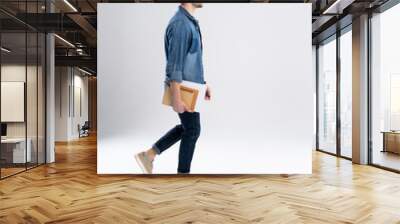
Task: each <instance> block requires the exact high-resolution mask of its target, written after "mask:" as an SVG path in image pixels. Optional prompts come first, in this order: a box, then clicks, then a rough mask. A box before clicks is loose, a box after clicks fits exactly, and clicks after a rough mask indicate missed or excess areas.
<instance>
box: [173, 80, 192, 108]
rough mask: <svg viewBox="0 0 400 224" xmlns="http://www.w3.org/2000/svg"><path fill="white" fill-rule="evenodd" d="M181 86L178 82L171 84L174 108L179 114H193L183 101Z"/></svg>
mask: <svg viewBox="0 0 400 224" xmlns="http://www.w3.org/2000/svg"><path fill="white" fill-rule="evenodd" d="M180 89H181V85H180V83H178V82H175V81H172V82H171V91H172V108H173V109H174V111H175V112H177V113H183V112H185V111H188V112H193V111H191V110H189V108H188V107H187V106H186V105H185V103H184V102H183V101H182V99H181V92H180Z"/></svg>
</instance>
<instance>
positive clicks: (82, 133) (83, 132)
mask: <svg viewBox="0 0 400 224" xmlns="http://www.w3.org/2000/svg"><path fill="white" fill-rule="evenodd" d="M89 129H90V125H89V121H85V123H84V124H83V125H82V127H81V126H80V125H79V124H78V130H79V138H81V137H87V136H89Z"/></svg>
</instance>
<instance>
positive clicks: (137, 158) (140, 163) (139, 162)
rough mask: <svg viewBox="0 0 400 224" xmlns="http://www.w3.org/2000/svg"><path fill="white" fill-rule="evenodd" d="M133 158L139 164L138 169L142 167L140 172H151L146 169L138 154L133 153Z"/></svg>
mask: <svg viewBox="0 0 400 224" xmlns="http://www.w3.org/2000/svg"><path fill="white" fill-rule="evenodd" d="M135 159H136V162H137V163H138V164H139V167H140V169H142V172H143V173H144V174H151V173H150V172H149V171H148V170H147V169H146V167H145V165H144V164H143V163H142V160H141V159H140V156H139V155H138V154H137V155H135Z"/></svg>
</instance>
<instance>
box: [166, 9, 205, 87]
mask: <svg viewBox="0 0 400 224" xmlns="http://www.w3.org/2000/svg"><path fill="white" fill-rule="evenodd" d="M164 44H165V55H166V57H167V66H166V69H165V70H166V80H165V82H166V83H167V84H169V82H170V81H176V82H182V80H186V81H192V82H196V83H200V84H204V83H205V81H204V74H203V73H204V71H203V59H202V57H203V44H202V39H201V32H200V27H199V23H198V21H197V20H196V19H195V18H194V17H193V16H192V15H190V13H189V12H188V11H186V9H184V8H183V7H182V6H179V9H178V11H177V12H176V14H175V15H174V16H173V17H172V18H171V20H170V21H169V24H168V27H167V29H166V31H165V36H164Z"/></svg>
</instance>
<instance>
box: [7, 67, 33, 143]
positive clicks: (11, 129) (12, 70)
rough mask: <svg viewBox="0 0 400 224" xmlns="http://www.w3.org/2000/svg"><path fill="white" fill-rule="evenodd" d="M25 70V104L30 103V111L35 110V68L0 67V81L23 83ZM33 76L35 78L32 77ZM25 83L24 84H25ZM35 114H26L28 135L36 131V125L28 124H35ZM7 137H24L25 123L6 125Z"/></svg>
mask: <svg viewBox="0 0 400 224" xmlns="http://www.w3.org/2000/svg"><path fill="white" fill-rule="evenodd" d="M25 69H27V72H28V73H27V79H28V85H29V87H27V97H28V99H27V102H30V103H29V105H27V106H29V107H30V108H32V110H36V108H37V103H36V87H35V88H32V87H33V86H36V66H29V65H28V67H27V68H26V67H25V64H24V65H18V64H9V65H7V64H5V65H2V66H1V81H2V82H11V81H18V82H25V73H26V70H25ZM34 76H35V77H34ZM25 83H26V82H25ZM39 106H40V105H39ZM36 116H37V115H36V113H27V120H28V133H33V132H35V130H36V124H32V123H29V122H33V121H35V122H36V119H37V117H36ZM7 137H25V123H24V122H8V123H7Z"/></svg>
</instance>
